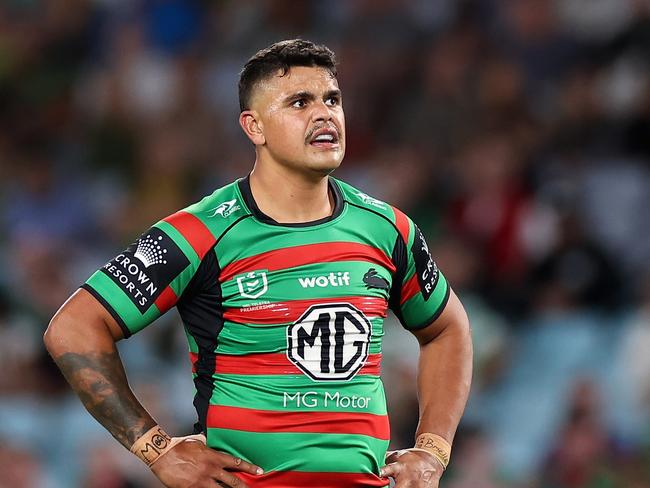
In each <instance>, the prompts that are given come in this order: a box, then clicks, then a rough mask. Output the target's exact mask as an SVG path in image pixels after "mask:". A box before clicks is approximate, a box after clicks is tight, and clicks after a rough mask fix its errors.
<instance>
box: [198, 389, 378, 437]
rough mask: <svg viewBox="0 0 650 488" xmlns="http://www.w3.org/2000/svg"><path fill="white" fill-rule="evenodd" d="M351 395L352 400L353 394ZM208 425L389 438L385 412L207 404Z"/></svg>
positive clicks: (268, 430) (238, 428)
mask: <svg viewBox="0 0 650 488" xmlns="http://www.w3.org/2000/svg"><path fill="white" fill-rule="evenodd" d="M352 398H353V400H352V403H354V398H355V397H352ZM362 402H367V399H363V398H362ZM352 403H351V404H350V405H352ZM362 405H365V403H363V404H362ZM207 427H208V428H217V429H232V430H241V431H245V432H309V433H313V434H358V435H367V436H370V437H374V438H376V439H382V440H389V439H390V426H389V424H388V415H375V414H372V413H360V412H313V411H303V412H290V411H286V410H285V411H276V410H255V409H252V408H238V407H227V406H223V405H210V406H209V407H208V417H207Z"/></svg>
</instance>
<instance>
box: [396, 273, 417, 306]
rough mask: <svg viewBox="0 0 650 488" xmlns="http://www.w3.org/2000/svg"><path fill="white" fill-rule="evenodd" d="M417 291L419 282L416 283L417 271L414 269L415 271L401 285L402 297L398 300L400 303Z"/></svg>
mask: <svg viewBox="0 0 650 488" xmlns="http://www.w3.org/2000/svg"><path fill="white" fill-rule="evenodd" d="M419 291H420V283H418V272H417V270H416V271H415V273H413V276H411V279H410V280H408V281H407V282H406V283H404V286H402V297H401V299H400V302H399V303H400V305H402V304H403V303H405V302H407V301H408V300H409V299H411V298H413V297H414V296H415V295H417V293H418V292H419Z"/></svg>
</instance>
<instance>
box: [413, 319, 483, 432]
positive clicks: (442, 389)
mask: <svg viewBox="0 0 650 488" xmlns="http://www.w3.org/2000/svg"><path fill="white" fill-rule="evenodd" d="M471 379H472V341H471V335H470V329H469V325H468V323H467V319H466V317H465V318H464V319H459V320H457V321H456V322H455V323H453V324H451V325H449V326H448V327H446V328H445V329H444V330H443V331H442V332H441V333H440V334H439V335H438V336H437V337H435V338H434V339H432V340H431V341H429V342H427V343H425V344H422V345H421V346H420V359H419V365H418V399H419V405H420V421H419V424H418V428H417V435H419V434H421V433H423V432H430V433H434V434H438V435H440V436H442V437H444V438H445V439H446V440H447V441H448V442H449V443H451V442H452V441H453V438H454V435H455V433H456V428H457V427H458V423H459V422H460V418H461V416H462V414H463V411H464V409H465V404H466V403H467V397H468V395H469V388H470V383H471Z"/></svg>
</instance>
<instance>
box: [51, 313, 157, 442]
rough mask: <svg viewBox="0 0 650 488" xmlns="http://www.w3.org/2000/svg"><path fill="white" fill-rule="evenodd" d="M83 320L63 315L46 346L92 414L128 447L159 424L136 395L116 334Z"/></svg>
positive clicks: (54, 324)
mask: <svg viewBox="0 0 650 488" xmlns="http://www.w3.org/2000/svg"><path fill="white" fill-rule="evenodd" d="M80 320H83V317H74V316H72V317H71V316H70V314H67V313H65V312H64V313H61V312H60V313H59V314H57V317H55V318H54V319H53V321H52V323H51V324H50V327H49V328H48V331H47V333H46V335H45V344H46V347H47V349H48V351H49V352H50V354H51V355H52V358H53V359H54V361H55V362H56V364H57V366H58V367H59V369H60V370H61V372H62V373H63V375H64V376H65V379H66V380H67V381H68V383H69V384H70V386H71V387H72V388H73V390H74V391H75V393H76V394H77V395H78V396H79V398H80V399H81V401H82V402H83V404H84V406H85V407H86V409H87V410H88V412H90V414H91V415H92V416H93V417H94V418H95V419H97V421H98V422H99V423H100V424H102V425H103V426H104V427H105V428H106V429H107V430H108V431H109V432H110V433H111V435H113V437H115V439H117V440H118V441H119V442H120V443H121V444H122V445H123V446H125V447H126V448H127V449H128V448H130V447H131V445H132V444H133V443H134V442H135V441H136V440H137V439H138V438H139V437H141V436H142V435H143V434H144V433H145V432H146V431H147V430H149V429H150V428H151V427H153V426H155V425H156V422H155V421H154V420H153V419H152V418H151V416H150V415H149V414H148V413H147V411H146V410H145V409H144V407H143V406H142V405H141V404H140V403H139V402H138V400H137V399H136V397H135V395H134V394H133V392H132V391H131V389H130V387H129V384H128V381H127V378H126V374H125V372H124V367H123V365H122V361H121V359H120V357H119V354H118V352H117V348H116V347H115V342H114V339H113V338H112V337H111V335H110V333H109V332H108V331H107V330H102V327H101V326H98V325H97V324H93V325H91V324H87V323H85V324H82V323H80Z"/></svg>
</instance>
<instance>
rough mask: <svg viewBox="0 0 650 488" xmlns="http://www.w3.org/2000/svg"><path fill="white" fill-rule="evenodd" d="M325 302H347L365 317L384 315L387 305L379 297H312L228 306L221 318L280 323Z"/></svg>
mask: <svg viewBox="0 0 650 488" xmlns="http://www.w3.org/2000/svg"><path fill="white" fill-rule="evenodd" d="M326 303H349V304H350V305H353V306H355V307H356V308H358V309H359V310H361V311H362V312H363V313H364V315H366V317H386V310H387V307H388V303H387V302H386V300H385V299H384V298H380V297H337V298H314V299H310V300H289V301H286V302H277V303H266V304H264V305H258V306H255V307H242V308H228V309H226V310H225V311H224V313H223V318H224V319H225V320H228V321H230V322H236V323H240V324H282V323H285V322H295V321H296V320H298V319H299V318H300V316H301V315H302V314H303V313H304V312H305V311H306V310H307V309H308V308H309V307H310V306H312V305H320V304H326Z"/></svg>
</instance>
